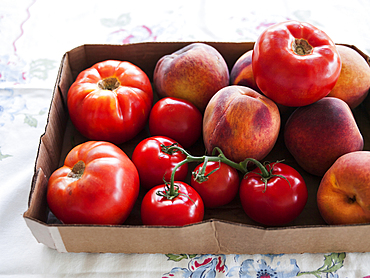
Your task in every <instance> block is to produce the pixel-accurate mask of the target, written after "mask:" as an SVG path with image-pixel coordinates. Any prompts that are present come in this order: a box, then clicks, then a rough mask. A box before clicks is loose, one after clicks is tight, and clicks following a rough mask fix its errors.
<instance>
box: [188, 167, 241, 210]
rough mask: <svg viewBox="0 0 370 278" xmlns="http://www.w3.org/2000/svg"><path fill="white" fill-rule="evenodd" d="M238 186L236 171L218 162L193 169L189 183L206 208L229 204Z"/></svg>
mask: <svg viewBox="0 0 370 278" xmlns="http://www.w3.org/2000/svg"><path fill="white" fill-rule="evenodd" d="M204 164H205V165H206V166H205V168H204ZM239 184H240V181H239V173H238V171H237V170H236V169H235V168H233V167H231V166H229V165H227V164H225V163H223V162H220V161H207V162H206V163H201V164H199V165H198V166H197V167H196V168H195V169H194V171H193V174H192V178H191V181H190V185H191V186H192V187H193V188H194V189H195V190H196V191H197V192H198V193H199V195H200V196H201V197H202V200H203V202H204V206H205V207H207V208H215V207H219V206H223V205H226V204H228V203H230V202H231V201H232V200H233V199H234V198H235V196H236V195H237V193H238V190H239Z"/></svg>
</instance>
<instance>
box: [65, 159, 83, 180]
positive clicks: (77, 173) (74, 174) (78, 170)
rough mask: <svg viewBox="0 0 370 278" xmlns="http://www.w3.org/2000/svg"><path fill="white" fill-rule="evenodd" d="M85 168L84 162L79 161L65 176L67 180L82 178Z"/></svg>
mask: <svg viewBox="0 0 370 278" xmlns="http://www.w3.org/2000/svg"><path fill="white" fill-rule="evenodd" d="M85 168H86V165H85V162H83V161H82V160H79V161H78V162H77V163H76V164H75V165H73V168H72V169H71V172H69V173H68V175H67V176H68V177H69V178H72V179H76V180H78V179H79V178H81V177H82V175H83V173H84V171H85Z"/></svg>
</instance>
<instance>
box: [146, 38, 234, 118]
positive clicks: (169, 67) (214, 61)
mask: <svg viewBox="0 0 370 278" xmlns="http://www.w3.org/2000/svg"><path fill="white" fill-rule="evenodd" d="M153 85H154V88H155V90H156V92H157V94H158V95H159V96H160V97H175V98H181V99H185V100H188V101H190V102H192V103H193V104H194V105H195V106H197V108H198V109H199V110H200V111H201V112H202V113H203V112H204V109H205V107H206V106H207V103H208V101H209V100H210V99H211V97H212V96H213V95H214V94H215V93H216V92H217V91H218V90H220V89H221V88H223V87H225V86H228V85H229V69H228V67H227V64H226V61H225V59H224V58H223V57H222V55H221V54H220V53H219V52H218V51H217V49H216V48H214V47H213V46H211V45H208V44H205V43H192V44H189V45H187V46H185V47H183V48H181V49H179V50H178V51H176V52H174V53H172V54H170V55H165V56H163V57H162V58H161V59H160V60H159V61H158V62H157V64H156V66H155V69H154V74H153Z"/></svg>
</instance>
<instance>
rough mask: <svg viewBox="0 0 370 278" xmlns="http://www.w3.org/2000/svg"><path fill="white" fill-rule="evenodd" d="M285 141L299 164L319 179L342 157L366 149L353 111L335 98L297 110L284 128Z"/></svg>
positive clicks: (325, 98) (325, 99)
mask: <svg viewBox="0 0 370 278" xmlns="http://www.w3.org/2000/svg"><path fill="white" fill-rule="evenodd" d="M284 141H285V145H286V147H287V149H288V150H289V152H290V153H291V154H292V155H293V157H294V158H295V160H296V161H297V163H298V164H299V165H300V166H301V167H302V168H303V169H304V170H306V171H307V172H309V173H311V174H313V175H317V176H322V175H324V173H325V172H326V171H327V170H328V169H329V168H330V166H331V165H332V164H333V163H334V161H335V160H336V159H337V158H338V157H340V156H341V155H343V154H346V153H349V152H353V151H360V150H362V149H363V146H364V140H363V137H362V134H361V132H360V130H359V128H358V126H357V123H356V121H355V118H354V116H353V114H352V111H351V109H350V108H349V106H348V105H347V104H346V103H345V102H344V101H343V100H341V99H339V98H334V97H324V98H323V99H321V100H319V101H317V102H315V103H313V104H311V105H308V106H303V107H299V108H297V109H296V110H294V112H293V113H292V114H291V115H290V117H289V118H288V120H287V122H286V124H285V129H284Z"/></svg>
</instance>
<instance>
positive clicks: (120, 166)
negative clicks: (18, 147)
mask: <svg viewBox="0 0 370 278" xmlns="http://www.w3.org/2000/svg"><path fill="white" fill-rule="evenodd" d="M139 186H140V182H139V174H138V172H137V170H136V167H135V165H134V164H133V163H132V161H131V160H130V159H129V157H128V156H127V155H126V154H125V153H124V152H123V151H122V150H121V149H120V148H118V147H117V146H115V145H114V144H112V143H109V142H103V141H88V142H85V143H82V144H80V145H78V146H76V147H74V148H73V149H72V150H71V151H70V152H69V153H68V155H67V157H66V158H65V161H64V165H63V166H62V167H60V168H59V169H57V170H56V171H54V172H53V174H52V175H51V176H50V178H49V182H48V188H47V202H48V205H49V207H50V210H51V211H52V212H53V213H54V215H55V216H56V217H57V218H58V219H59V220H60V221H62V222H63V223H65V224H111V225H114V224H122V223H123V222H124V221H125V220H126V219H127V217H128V215H129V214H130V212H131V210H132V208H133V206H134V203H135V201H136V199H137V197H138V194H139Z"/></svg>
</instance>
